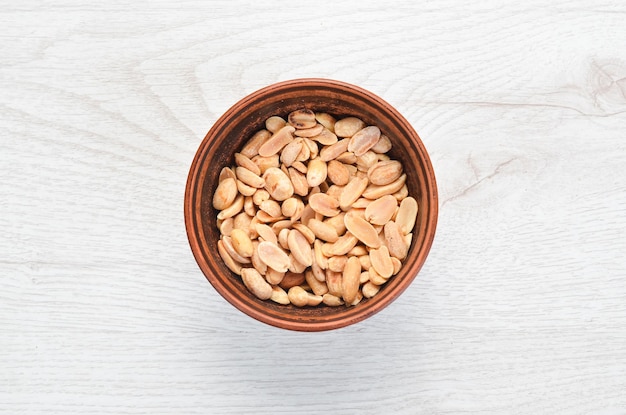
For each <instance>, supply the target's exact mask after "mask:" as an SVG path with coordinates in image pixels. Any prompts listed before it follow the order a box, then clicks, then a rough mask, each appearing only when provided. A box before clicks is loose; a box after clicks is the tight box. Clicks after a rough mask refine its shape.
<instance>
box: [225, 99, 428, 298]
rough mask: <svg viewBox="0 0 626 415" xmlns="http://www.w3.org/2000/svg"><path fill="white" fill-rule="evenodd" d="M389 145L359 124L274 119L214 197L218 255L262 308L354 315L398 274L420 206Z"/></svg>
mask: <svg viewBox="0 0 626 415" xmlns="http://www.w3.org/2000/svg"><path fill="white" fill-rule="evenodd" d="M390 149H391V141H390V140H389V138H388V137H387V136H385V135H384V134H381V131H380V129H379V128H378V127H377V126H367V125H366V124H365V123H364V122H363V121H362V120H360V119H359V118H356V117H346V118H342V119H340V120H336V119H335V117H334V116H332V115H330V114H327V113H320V112H317V113H315V112H313V111H311V110H308V109H300V110H296V111H294V112H292V113H290V114H289V116H288V119H287V120H285V119H283V118H281V117H279V116H272V117H270V118H268V119H267V120H266V122H265V129H262V130H260V131H258V132H257V133H256V134H254V135H253V136H252V138H251V139H250V140H249V141H248V142H247V143H246V144H245V145H244V147H243V148H242V149H241V151H240V152H239V153H236V154H235V160H234V161H235V165H234V166H232V167H225V168H224V169H222V171H221V172H220V175H219V183H218V185H217V188H216V189H215V193H214V195H213V207H214V208H215V209H217V210H218V211H219V213H218V215H217V226H218V228H219V230H220V233H221V236H220V240H219V241H218V243H217V248H218V252H219V254H220V256H221V258H222V259H223V261H224V263H225V264H226V266H227V267H228V268H229V269H230V270H231V271H233V272H234V273H235V274H237V275H240V276H241V278H242V280H243V283H244V285H245V286H246V287H247V288H248V290H250V292H252V293H253V294H254V295H255V296H256V297H257V298H259V299H261V300H271V301H274V302H276V303H279V304H293V305H295V306H298V307H304V306H317V305H320V304H325V305H327V306H339V305H342V304H345V305H346V306H354V305H356V304H358V303H359V302H360V301H361V300H362V299H363V298H371V297H373V296H374V295H376V294H377V293H378V291H379V290H380V287H381V286H382V285H383V284H385V283H386V282H387V281H388V280H389V278H391V277H392V276H393V275H395V274H397V273H398V271H399V270H400V268H401V266H402V262H401V261H402V260H403V259H405V258H406V256H407V253H408V250H409V247H410V246H411V240H412V236H413V234H412V231H413V227H414V225H415V221H416V217H417V213H418V206H417V201H416V200H415V199H414V198H413V197H410V196H409V195H408V188H407V185H406V183H405V182H406V174H404V172H403V168H402V164H401V163H400V162H399V161H397V160H392V159H390V158H389V156H388V155H387V152H388V151H389V150H390Z"/></svg>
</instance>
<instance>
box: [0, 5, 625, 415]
mask: <svg viewBox="0 0 626 415" xmlns="http://www.w3.org/2000/svg"><path fill="white" fill-rule="evenodd" d="M127 3H128V2H126V3H124V2H118V1H113V2H101V3H98V4H95V3H94V4H91V5H90V4H86V3H83V2H72V1H54V2H34V1H27V2H21V3H19V4H17V3H16V4H8V3H7V4H5V5H4V6H3V7H2V8H1V11H0V39H1V40H0V53H1V55H0V56H2V60H1V61H0V91H2V92H1V93H0V161H1V163H0V195H2V198H1V199H0V229H1V230H2V233H1V236H0V252H1V257H0V275H1V276H2V277H1V279H0V413H6V414H16V413H17V414H21V413H24V414H44V413H45V414H52V413H58V414H89V413H98V414H138V413H149V414H179V413H189V414H193V413H203V414H204V413H219V414H222V413H223V414H242V413H267V414H287V413H294V412H296V411H299V412H305V413H336V414H354V413H361V414H379V413H383V412H384V413H402V414H470V413H472V414H475V413H480V414H511V413H540V414H543V413H550V414H589V413H594V414H610V415H614V414H615V415H617V414H624V413H626V394H625V393H624V390H626V347H624V346H625V345H626V279H624V276H625V275H626V263H625V261H624V253H625V252H626V242H625V239H624V238H623V236H622V235H623V234H624V231H626V216H625V215H624V207H625V206H626V179H625V178H624V175H623V171H622V170H623V165H624V163H625V162H626V144H624V143H625V141H624V126H625V125H626V49H624V47H623V44H624V39H626V26H625V25H624V19H625V16H626V8H625V7H624V6H623V5H622V4H621V3H619V2H615V1H608V0H605V1H599V2H594V3H593V4H591V3H590V2H584V1H579V0H570V1H557V2H553V3H551V5H550V6H546V5H544V2H539V1H535V0H531V1H529V2H523V3H518V2H513V1H506V2H496V1H493V0H492V1H486V2H479V3H476V4H467V3H466V2H459V1H456V0H448V1H439V2H428V3H425V4H420V3H419V2H410V1H396V2H392V3H384V4H383V3H380V4H379V3H375V2H369V3H362V2H354V1H350V2H326V1H323V2H310V3H298V4H295V3H293V2H269V1H257V2H253V3H252V4H250V3H249V2H242V1H213V2H200V1H196V0H189V1H182V2H165V1H153V2H132V4H127ZM297 77H328V78H334V79H339V80H343V81H346V82H350V83H354V84H357V85H360V86H362V87H364V88H366V89H368V90H370V91H372V92H374V93H376V94H378V95H380V96H381V97H383V98H384V99H386V100H387V101H389V102H390V103H391V104H392V105H394V106H395V107H396V108H397V109H398V110H399V111H400V112H401V113H402V114H403V115H404V116H405V117H406V118H407V119H408V120H409V121H410V122H411V123H412V124H413V125H414V127H415V128H416V130H417V131H418V133H419V134H420V136H421V137H422V139H423V141H424V143H425V144H426V147H427V148H428V149H429V152H430V154H431V157H432V161H433V164H434V167H435V171H436V173H437V178H438V184H439V192H440V219H439V225H438V232H437V236H436V239H435V244H434V245H433V248H432V250H431V254H430V257H429V259H428V260H427V262H426V265H425V267H424V268H423V269H422V271H421V273H420V275H419V276H418V278H417V279H416V281H415V283H414V284H413V285H412V286H411V287H410V288H409V289H408V291H406V292H405V294H403V296H402V297H401V298H400V299H399V300H398V301H397V302H395V303H394V304H392V305H391V306H390V307H389V308H387V309H385V310H384V311H382V312H381V313H380V314H378V315H376V316H374V317H373V318H371V319H369V320H367V321H364V322H362V323H359V324H358V325H356V326H353V327H349V328H346V329H342V330H338V331H334V332H328V333H316V334H311V333H291V332H284V331H280V330H278V329H274V328H272V327H269V326H265V325H262V324H261V323H258V322H256V321H254V320H252V319H250V318H248V317H247V316H245V315H243V314H241V313H240V312H238V311H237V310H236V309H234V308H233V307H232V306H230V305H229V304H227V303H226V302H225V301H224V300H223V299H222V298H221V297H220V296H219V295H218V294H217V293H216V292H215V291H214V290H213V289H212V287H211V286H210V285H209V284H208V283H207V282H206V280H205V279H204V277H203V276H202V274H201V273H200V271H199V269H198V267H197V265H196V263H195V262H194V259H193V257H192V255H191V253H190V250H189V247H188V243H187V240H186V236H185V228H184V223H183V210H182V201H183V194H184V187H185V181H186V178H187V172H188V169H189V164H190V163H191V160H192V158H193V156H194V153H195V150H196V149H197V147H198V145H199V143H200V140H201V139H202V137H203V136H204V135H205V134H206V131H207V130H208V129H209V128H210V126H211V124H212V123H213V122H214V121H215V120H216V119H217V117H219V116H220V115H221V114H222V113H223V112H224V111H225V110H226V109H227V108H229V107H230V106H231V105H232V104H234V103H235V102H236V101H237V100H239V99H240V98H241V97H243V96H244V95H246V94H248V93H250V92H252V91H254V90H256V89H258V88H260V87H263V86H265V85H268V84H271V83H274V82H277V81H281V80H285V79H291V78H297Z"/></svg>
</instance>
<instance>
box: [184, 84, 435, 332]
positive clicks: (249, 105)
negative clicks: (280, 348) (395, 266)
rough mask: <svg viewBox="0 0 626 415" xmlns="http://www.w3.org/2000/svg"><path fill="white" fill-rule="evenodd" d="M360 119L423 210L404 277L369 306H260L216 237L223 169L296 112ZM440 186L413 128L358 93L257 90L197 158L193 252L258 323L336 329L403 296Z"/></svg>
mask: <svg viewBox="0 0 626 415" xmlns="http://www.w3.org/2000/svg"><path fill="white" fill-rule="evenodd" d="M303 107H305V108H308V109H311V110H313V111H322V112H328V113H330V114H333V115H335V116H336V117H337V118H342V117H344V116H348V115H351V116H356V117H359V118H361V119H362V120H363V121H365V122H366V123H367V124H368V125H377V126H378V127H379V128H380V129H381V131H382V132H383V133H384V134H386V135H387V136H388V137H389V138H390V140H391V141H392V144H393V148H392V150H391V151H390V152H389V155H390V156H391V157H392V158H394V159H396V160H400V161H401V162H402V164H403V166H404V171H405V173H406V174H407V181H406V183H407V186H408V189H409V194H410V195H411V196H413V197H415V198H416V199H417V201H418V205H419V214H418V218H417V222H416V224H415V228H414V230H413V240H412V245H411V248H410V250H409V254H408V256H407V258H406V259H405V261H404V263H403V267H402V269H401V271H400V272H399V273H398V274H397V275H395V276H394V277H392V278H391V279H390V280H389V281H388V282H387V283H386V284H385V285H384V286H383V287H382V289H381V290H380V292H379V293H378V294H377V295H376V296H374V297H372V298H371V299H364V300H363V301H361V302H360V303H359V304H358V305H356V306H353V307H346V306H340V307H328V306H324V305H320V306H317V307H304V308H298V307H295V306H292V305H287V306H285V305H279V304H276V303H273V302H272V301H269V300H268V301H261V300H259V299H257V298H256V297H254V296H253V295H252V294H251V293H250V292H249V291H248V290H247V289H246V287H245V286H244V285H243V283H242V281H241V278H240V277H239V276H238V275H236V274H234V273H233V272H231V271H230V270H229V269H228V268H227V267H226V266H225V265H224V264H223V262H222V259H221V258H220V256H219V254H218V252H217V241H218V240H219V236H220V234H219V230H218V229H217V227H216V215H217V211H216V210H215V209H214V208H213V206H212V197H213V192H214V190H215V187H216V185H217V182H218V175H219V172H220V170H221V169H222V167H225V166H231V165H233V164H234V156H233V154H234V153H235V152H237V151H239V150H240V149H241V148H242V146H243V145H244V143H245V142H246V141H247V140H248V139H249V138H250V137H251V136H252V135H253V134H254V133H255V132H256V131H258V130H259V129H261V128H264V122H265V120H266V119H267V118H268V117H270V116H272V115H280V116H282V117H284V118H286V116H287V114H289V113H290V112H291V111H294V110H296V109H299V108H303ZM437 203H438V202H437V185H436V182H435V175H434V172H433V168H432V165H431V163H430V159H429V156H428V153H427V152H426V149H425V148H424V145H423V144H422V141H421V140H420V138H419V136H418V135H417V133H416V132H415V131H414V130H413V128H412V127H411V125H410V124H409V123H408V122H407V120H406V119H404V117H402V115H400V114H399V113H398V111H397V110H395V109H394V108H393V107H392V106H391V105H389V104H388V103H387V102H385V101H384V100H382V99H381V98H379V97H377V96H376V95H374V94H372V93H371V92H368V91H366V90H364V89H362V88H360V87H357V86H354V85H350V84H346V83H344V82H339V81H333V80H327V79H296V80H291V81H286V82H280V83H277V84H274V85H270V86H268V87H265V88H263V89H260V90H258V91H256V92H254V93H252V94H250V95H248V96H247V97H245V98H243V99H242V100H241V101H239V102H238V103H236V104H235V105H234V106H233V107H232V108H230V109H229V110H228V111H226V113H225V114H224V115H222V116H221V117H220V118H219V119H218V120H217V122H216V123H215V125H213V127H212V128H211V130H210V131H209V132H208V134H207V135H206V137H205V138H204V140H203V141H202V143H201V144H200V147H199V149H198V151H197V153H196V155H195V158H194V160H193V163H192V165H191V169H190V171H189V177H188V180H187V187H186V192H185V202H184V210H185V224H186V229H187V236H188V239H189V243H190V245H191V250H192V252H193V255H194V256H195V259H196V261H197V263H198V265H199V267H200V269H201V270H202V272H203V273H204V275H205V276H206V278H207V279H208V280H209V282H210V283H211V284H212V285H213V287H215V289H216V290H217V291H218V292H219V293H220V294H221V295H222V297H224V298H225V299H226V300H227V301H228V302H229V303H231V304H232V305H233V306H235V307H236V308H238V309H239V310H241V311H242V312H244V313H245V314H247V315H249V316H250V317H253V318H255V319H257V320H259V321H261V322H264V323H267V324H270V325H272V326H276V327H280V328H283V329H289V330H298V331H322V330H331V329H336V328H340V327H344V326H348V325H350V324H354V323H357V322H359V321H362V320H364V319H366V318H368V317H370V316H372V315H374V314H375V313H377V312H379V311H381V310H382V309H383V308H384V307H386V306H388V305H389V304H390V303H391V302H392V301H394V300H395V299H396V298H398V296H399V295H400V294H401V293H402V292H403V291H404V290H406V288H407V287H408V286H409V285H410V284H411V282H412V281H413V280H414V278H415V277H416V276H417V273H418V272H419V270H420V268H421V267H422V265H423V264H424V261H425V260H426V257H427V255H428V252H429V250H430V247H431V244H432V242H433V238H434V235H435V227H436V224H437V207H438V205H437Z"/></svg>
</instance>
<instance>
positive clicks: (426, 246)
mask: <svg viewBox="0 0 626 415" xmlns="http://www.w3.org/2000/svg"><path fill="white" fill-rule="evenodd" d="M298 86H307V87H312V86H322V87H333V88H337V89H339V90H347V91H350V92H351V93H352V94H355V95H357V96H359V99H363V97H365V98H367V99H368V100H369V101H371V102H373V103H375V104H376V105H378V106H380V108H382V109H383V110H384V111H385V112H386V113H389V114H390V116H392V117H393V118H394V120H395V121H396V122H398V123H400V124H401V125H402V128H403V129H404V130H406V131H407V132H409V133H410V134H409V135H410V137H409V140H410V141H411V142H412V143H413V144H414V145H415V147H416V149H417V151H418V152H419V156H420V158H421V159H422V164H423V166H422V168H423V169H424V170H425V171H426V173H427V174H426V177H425V183H426V185H427V187H428V191H427V192H426V194H423V195H422V197H423V198H425V199H427V203H428V212H427V215H428V216H427V218H426V220H425V223H426V229H425V233H426V235H425V239H424V243H423V244H422V245H421V247H420V250H419V252H418V258H416V260H415V266H414V272H413V273H412V275H408V274H407V276H406V277H405V278H406V279H407V281H406V283H403V284H401V285H398V286H397V287H395V291H394V292H393V293H392V295H388V296H387V297H386V299H385V301H382V302H378V303H377V304H376V307H363V308H362V309H361V310H358V311H356V312H352V313H347V314H348V315H346V316H341V315H340V316H338V317H336V318H334V319H332V320H331V321H314V322H311V321H306V322H302V321H297V320H284V319H281V318H278V317H275V316H273V315H271V314H264V313H262V312H259V311H258V309H256V308H253V307H251V306H249V305H248V304H246V303H245V302H242V301H239V299H238V297H236V296H235V295H234V294H233V293H232V292H230V290H228V289H227V287H226V286H225V285H224V282H223V281H222V279H221V278H219V277H218V276H216V275H214V274H213V272H212V271H211V269H210V267H209V265H208V263H207V261H206V259H205V258H204V256H203V255H201V253H200V250H201V247H200V240H199V236H198V234H197V220H196V218H197V214H196V213H194V211H195V209H194V206H195V204H194V203H191V201H192V199H195V197H196V196H197V195H196V194H195V193H194V191H195V190H196V189H198V188H201V186H199V185H198V181H199V180H198V173H199V170H200V167H201V166H202V163H201V162H200V161H201V159H202V158H203V157H201V155H203V154H204V153H205V152H206V149H207V147H208V146H209V144H210V143H211V140H212V138H213V136H215V135H216V134H217V132H218V131H220V130H222V129H223V128H224V124H225V123H228V120H229V119H230V118H231V117H232V116H233V115H234V114H235V113H236V112H237V111H236V110H237V108H241V107H242V106H243V105H247V104H249V103H250V102H254V101H255V100H258V99H260V98H263V96H264V95H265V94H266V93H267V92H271V91H278V90H286V89H291V88H294V87H298ZM184 219H185V228H186V233H187V239H188V241H189V245H190V248H191V251H192V253H193V255H194V258H195V260H196V262H197V264H198V266H199V267H200V269H201V271H202V273H203V274H204V275H205V278H206V279H207V280H208V281H209V282H210V283H211V285H212V286H213V287H214V288H215V289H216V291H217V292H218V293H219V294H220V295H221V296H222V297H223V298H224V299H225V300H226V301H227V302H229V303H230V304H231V305H232V306H234V307H236V308H237V309H239V310H240V311H241V312H243V313H244V314H246V315H248V316H249V317H252V318H253V319H256V320H258V321H260V322H262V323H265V324H269V325H271V326H274V327H278V328H282V329H287V330H294V331H327V330H334V329H339V328H342V327H346V326H349V325H351V324H354V323H357V322H359V321H362V320H365V319H367V318H369V317H371V316H372V315H374V314H376V313H378V312H379V311H381V310H382V309H384V308H386V307H387V306H388V305H389V304H391V303H392V302H394V301H395V300H396V299H397V298H398V297H399V296H400V295H401V294H402V293H403V292H404V291H405V290H406V289H407V288H408V286H409V285H411V284H412V282H413V280H414V279H415V278H416V277H417V274H418V273H419V271H420V269H421V268H422V266H423V265H424V263H425V261H426V259H427V257H428V254H429V252H430V249H431V247H432V244H433V241H434V237H435V231H436V227H437V220H438V191H437V183H436V178H435V173H434V169H433V166H432V163H431V160H430V156H429V154H428V152H427V150H426V148H425V146H424V144H423V142H422V140H421V138H420V136H419V135H418V134H417V132H416V131H415V129H414V128H413V127H412V125H411V124H410V123H409V122H408V121H407V120H406V118H404V116H402V114H400V112H399V111H398V110H397V109H395V108H394V107H393V106H391V105H390V104H389V103H388V102H387V101H385V100H384V99H382V98H381V97H379V96H378V95H376V94H374V93H372V92H370V91H368V90H366V89H364V88H362V87H359V86H357V85H354V84H350V83H347V82H344V81H338V80H334V79H327V78H296V79H291V80H286V81H281V82H277V83H273V84H270V85H267V86H265V87H262V88H260V89H257V90H256V91H254V92H252V93H250V94H248V95H246V96H244V97H243V98H241V99H240V100H238V101H237V102H235V103H234V104H233V105H232V106H231V107H230V108H229V109H227V110H226V111H225V112H224V113H223V114H222V115H221V116H220V117H219V118H218V119H217V120H216V121H215V123H214V124H213V126H212V127H211V128H210V129H209V131H208V132H207V134H206V135H205V137H204V138H203V140H202V141H201V143H200V144H199V146H198V149H197V151H196V153H195V155H194V158H193V161H192V163H191V166H190V169H189V174H188V177H187V182H186V187H185V199H184ZM354 309H358V307H355V308H354ZM354 309H353V310H354Z"/></svg>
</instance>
